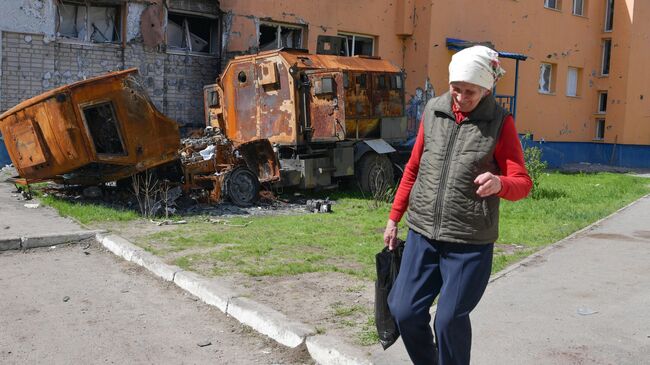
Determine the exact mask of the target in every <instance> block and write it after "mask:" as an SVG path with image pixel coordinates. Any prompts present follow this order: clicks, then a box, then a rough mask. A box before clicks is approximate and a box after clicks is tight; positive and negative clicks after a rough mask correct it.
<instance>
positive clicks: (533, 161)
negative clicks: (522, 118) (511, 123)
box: [524, 136, 548, 199]
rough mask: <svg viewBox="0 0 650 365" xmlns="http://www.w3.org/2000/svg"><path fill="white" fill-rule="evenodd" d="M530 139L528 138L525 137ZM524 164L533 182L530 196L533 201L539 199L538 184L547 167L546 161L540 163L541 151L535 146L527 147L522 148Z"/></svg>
mask: <svg viewBox="0 0 650 365" xmlns="http://www.w3.org/2000/svg"><path fill="white" fill-rule="evenodd" d="M526 138H530V136H526ZM524 162H525V163H526V170H528V175H530V178H531V180H533V189H532V192H531V196H532V197H533V198H535V199H537V198H539V195H540V193H539V182H540V180H541V178H542V176H544V171H545V170H546V167H547V166H548V163H546V161H542V150H541V148H539V147H537V146H527V147H525V148H524Z"/></svg>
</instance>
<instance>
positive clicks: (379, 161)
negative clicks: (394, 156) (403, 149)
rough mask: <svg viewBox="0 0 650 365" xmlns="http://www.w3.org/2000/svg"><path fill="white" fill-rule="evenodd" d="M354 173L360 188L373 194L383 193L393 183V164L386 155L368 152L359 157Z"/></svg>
mask: <svg viewBox="0 0 650 365" xmlns="http://www.w3.org/2000/svg"><path fill="white" fill-rule="evenodd" d="M356 175H357V179H358V181H359V184H361V190H363V191H364V192H367V193H370V194H372V195H373V196H376V195H378V194H383V193H385V192H386V189H387V188H389V187H392V186H394V185H395V176H394V173H393V164H392V163H391V162H390V160H389V159H388V156H386V155H380V154H377V153H375V152H368V153H366V154H365V155H363V156H362V157H361V159H359V162H358V163H357V168H356Z"/></svg>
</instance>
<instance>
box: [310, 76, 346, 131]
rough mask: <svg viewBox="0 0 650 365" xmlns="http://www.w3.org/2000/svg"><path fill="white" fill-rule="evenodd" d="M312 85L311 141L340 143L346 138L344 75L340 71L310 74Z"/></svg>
mask: <svg viewBox="0 0 650 365" xmlns="http://www.w3.org/2000/svg"><path fill="white" fill-rule="evenodd" d="M308 75H309V76H308V77H309V81H310V83H311V85H312V87H311V92H310V98H309V112H310V121H311V128H312V132H311V140H312V141H314V142H325V141H330V142H331V141H340V140H343V139H344V138H345V126H344V121H345V105H344V104H343V103H340V100H341V99H342V98H343V96H344V95H345V92H344V90H343V74H342V73H341V72H340V71H336V72H332V71H313V72H309V73H308Z"/></svg>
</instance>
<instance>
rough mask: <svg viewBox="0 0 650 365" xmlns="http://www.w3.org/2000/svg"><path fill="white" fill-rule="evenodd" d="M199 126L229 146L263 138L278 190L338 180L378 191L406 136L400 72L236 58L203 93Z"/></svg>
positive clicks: (375, 66) (346, 63)
mask: <svg viewBox="0 0 650 365" xmlns="http://www.w3.org/2000/svg"><path fill="white" fill-rule="evenodd" d="M204 102H205V115H206V123H207V125H208V126H211V127H214V128H217V129H220V130H221V131H223V133H224V134H225V135H226V137H227V138H228V139H229V140H231V141H233V142H234V143H235V144H240V143H247V142H250V141H256V140H264V139H268V140H269V141H270V142H271V143H272V144H273V149H274V151H275V154H276V156H277V157H278V160H279V163H280V179H279V181H277V182H276V183H275V184H276V185H279V186H299V187H301V188H317V187H329V186H333V185H334V184H336V182H337V180H338V179H340V178H345V177H355V176H356V178H357V179H358V181H359V184H360V185H361V187H362V189H363V190H365V191H370V192H373V193H374V192H377V191H381V190H382V189H385V188H386V187H388V186H390V185H392V184H393V182H394V168H393V167H394V163H393V162H394V161H392V159H394V157H393V152H395V148H394V145H397V144H399V143H401V142H403V141H404V139H405V137H406V117H405V114H404V83H403V73H402V72H401V70H400V69H399V68H398V67H396V66H394V65H393V64H391V63H390V62H388V61H385V60H381V59H379V58H370V57H341V56H333V55H320V54H319V55H314V54H308V53H306V52H305V51H301V50H283V49H280V50H275V51H268V52H262V53H259V54H255V55H246V56H239V57H235V58H234V59H233V60H232V61H230V62H229V64H228V65H227V67H226V69H225V71H224V72H223V73H222V75H221V77H220V79H219V80H218V82H217V83H216V84H214V85H208V86H206V87H205V88H204Z"/></svg>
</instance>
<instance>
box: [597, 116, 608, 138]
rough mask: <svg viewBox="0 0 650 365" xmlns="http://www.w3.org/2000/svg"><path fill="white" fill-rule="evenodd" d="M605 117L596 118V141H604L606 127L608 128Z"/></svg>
mask: <svg viewBox="0 0 650 365" xmlns="http://www.w3.org/2000/svg"><path fill="white" fill-rule="evenodd" d="M605 123H606V120H605V118H596V130H595V132H596V133H595V134H594V141H604V140H605V128H606V124H605Z"/></svg>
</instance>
